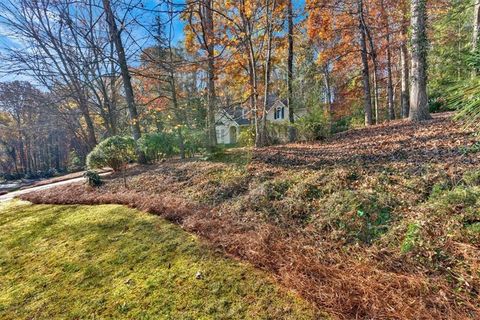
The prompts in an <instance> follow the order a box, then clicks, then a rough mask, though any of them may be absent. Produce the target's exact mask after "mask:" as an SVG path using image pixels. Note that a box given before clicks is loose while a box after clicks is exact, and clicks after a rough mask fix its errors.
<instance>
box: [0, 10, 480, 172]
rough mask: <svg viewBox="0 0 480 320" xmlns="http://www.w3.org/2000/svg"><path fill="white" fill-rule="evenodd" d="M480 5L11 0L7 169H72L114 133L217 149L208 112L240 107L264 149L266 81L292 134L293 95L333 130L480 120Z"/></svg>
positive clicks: (0, 121) (1, 160) (2, 154)
mask: <svg viewBox="0 0 480 320" xmlns="http://www.w3.org/2000/svg"><path fill="white" fill-rule="evenodd" d="M479 16H480V4H479V1H477V0H436V1H433V0H432V1H427V0H397V1H392V0H343V1H341V0H307V1H306V2H305V3H304V2H302V1H293V0H258V1H257V0H241V1H230V0H187V1H186V2H183V1H178V2H175V1H168V0H163V1H158V2H156V3H155V4H151V3H150V2H145V1H141V0H138V1H124V0H102V1H100V0H80V1H78V0H76V1H72V0H56V1H49V0H6V1H3V2H2V3H1V4H0V26H1V29H0V30H1V34H2V36H3V37H6V38H7V39H9V42H8V43H9V44H8V45H5V44H3V45H2V48H1V49H0V59H1V66H0V72H1V73H2V74H3V79H7V80H4V82H2V83H0V173H2V174H3V175H4V176H5V177H7V178H12V177H22V176H32V177H34V176H38V175H49V174H55V173H56V172H63V171H68V170H76V169H79V168H81V167H82V166H83V165H84V163H85V158H86V156H87V154H88V153H89V152H90V151H91V150H92V149H93V148H94V147H95V146H96V145H97V144H98V143H99V142H100V141H102V140H104V139H105V138H108V137H112V136H124V135H129V136H131V137H133V139H134V140H135V141H136V142H137V145H138V147H137V150H136V157H137V160H138V161H139V162H146V161H149V160H151V159H148V157H146V155H145V150H144V149H143V148H141V144H142V143H146V142H145V141H146V140H148V139H149V138H152V137H156V138H157V140H156V141H161V142H160V143H164V144H165V143H168V144H172V148H170V149H169V150H170V151H169V152H164V153H177V154H179V155H180V156H181V157H185V155H186V153H188V152H189V150H191V151H192V152H196V151H201V150H205V151H206V152H212V151H214V150H215V149H216V148H217V141H216V133H215V113H216V112H217V111H218V110H219V109H222V108H228V107H229V106H232V105H235V104H242V105H243V106H245V107H247V108H248V110H249V115H250V118H251V121H252V132H253V133H254V137H255V139H254V143H255V146H257V147H261V146H266V145H269V144H271V143H273V140H272V139H271V133H270V132H269V127H268V126H267V123H266V109H267V108H268V97H269V96H271V95H272V94H273V95H276V96H279V97H281V98H282V99H285V100H286V101H287V105H288V106H289V110H290V114H289V115H288V117H287V119H288V139H289V140H290V141H294V140H296V139H297V138H298V134H299V132H298V130H300V128H299V127H298V126H296V124H295V123H294V122H295V120H294V116H293V112H294V111H295V110H296V109H298V108H305V109H307V111H308V115H307V117H310V121H314V122H318V123H319V124H321V126H322V128H323V129H322V130H327V131H328V132H329V133H332V132H336V131H339V130H343V129H347V128H350V127H352V126H361V125H366V126H368V125H373V124H378V123H382V122H384V121H390V120H394V119H399V118H405V119H409V120H410V121H422V120H428V119H429V118H430V112H436V111H442V110H447V109H452V108H457V107H459V106H460V107H462V108H463V109H462V112H461V114H463V115H468V118H470V119H475V118H476V115H477V114H478V110H479V108H478V101H477V99H478V98H476V96H477V95H476V94H475V93H477V92H479V90H480V84H479V83H478V79H477V77H476V73H477V69H478V68H480V56H479V51H478V37H479V32H478V31H479V23H480V21H479V20H480V18H479ZM179 29H182V30H181V31H179ZM180 34H181V35H180ZM16 76H20V79H24V80H22V81H19V80H9V79H16V78H15V77H16ZM25 79H27V80H25ZM452 88H455V89H456V90H455V92H452ZM314 128H317V129H315V130H318V128H319V126H314ZM159 137H160V138H162V137H163V138H164V139H163V140H162V139H160V140H158V139H159ZM152 139H153V138H152Z"/></svg>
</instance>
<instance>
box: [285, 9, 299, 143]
mask: <svg viewBox="0 0 480 320" xmlns="http://www.w3.org/2000/svg"><path fill="white" fill-rule="evenodd" d="M287 19H288V58H287V107H288V121H289V122H290V126H289V127H288V141H289V142H293V141H295V140H297V130H296V129H295V127H294V126H293V124H294V123H295V117H294V113H293V111H294V109H293V5H292V0H288V4H287Z"/></svg>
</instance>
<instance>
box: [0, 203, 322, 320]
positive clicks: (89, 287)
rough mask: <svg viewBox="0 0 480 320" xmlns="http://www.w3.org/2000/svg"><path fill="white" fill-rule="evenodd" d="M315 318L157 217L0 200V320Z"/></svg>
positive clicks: (254, 273)
mask: <svg viewBox="0 0 480 320" xmlns="http://www.w3.org/2000/svg"><path fill="white" fill-rule="evenodd" d="M198 272H200V273H201V279H197V277H196V276H197V273H198ZM315 316H316V315H315V312H314V311H313V309H312V308H311V307H310V306H309V305H308V304H307V303H305V302H304V301H302V300H301V299H299V298H298V297H296V296H295V295H294V294H292V293H287V292H286V291H285V290H283V289H280V288H278V287H277V286H276V285H275V284H274V282H273V281H272V279H271V278H269V277H268V276H267V275H266V274H265V273H263V272H260V271H258V270H255V269H253V268H252V267H251V266H248V265H245V264H242V263H239V262H236V261H232V260H230V259H226V258H223V257H221V256H219V255H218V254H215V253H212V252H211V251H210V250H209V249H207V248H206V247H205V246H203V245H201V244H200V243H199V241H198V240H197V239H196V238H195V237H194V236H192V235H190V234H188V233H186V232H184V231H183V230H181V229H180V228H179V227H177V226H175V225H172V224H170V223H168V222H165V221H164V220H162V219H160V218H158V217H156V216H153V215H149V214H146V213H142V212H139V211H136V210H133V209H129V208H126V207H123V206H118V205H101V206H52V205H31V204H28V203H25V202H10V203H7V204H0V319H112V318H114V319H313V318H315Z"/></svg>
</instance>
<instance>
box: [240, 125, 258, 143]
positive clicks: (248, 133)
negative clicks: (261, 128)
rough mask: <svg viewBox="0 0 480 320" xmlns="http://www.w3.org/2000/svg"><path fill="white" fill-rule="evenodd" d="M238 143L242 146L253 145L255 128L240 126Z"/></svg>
mask: <svg viewBox="0 0 480 320" xmlns="http://www.w3.org/2000/svg"><path fill="white" fill-rule="evenodd" d="M237 141H238V144H239V145H240V146H242V147H253V146H254V145H255V128H254V127H253V126H251V127H248V128H241V129H240V134H239V135H238V138H237Z"/></svg>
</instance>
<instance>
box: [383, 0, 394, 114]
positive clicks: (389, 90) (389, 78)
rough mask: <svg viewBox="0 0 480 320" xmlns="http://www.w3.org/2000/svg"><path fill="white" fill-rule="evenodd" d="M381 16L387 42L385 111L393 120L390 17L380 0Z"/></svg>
mask: <svg viewBox="0 0 480 320" xmlns="http://www.w3.org/2000/svg"><path fill="white" fill-rule="evenodd" d="M381 5H382V14H383V16H384V19H385V31H386V33H387V35H386V37H385V38H386V41H387V110H388V120H394V119H395V104H394V97H393V79H392V50H391V48H390V46H391V41H390V17H389V16H388V13H387V12H386V11H385V6H384V2H383V0H382V2H381Z"/></svg>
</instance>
